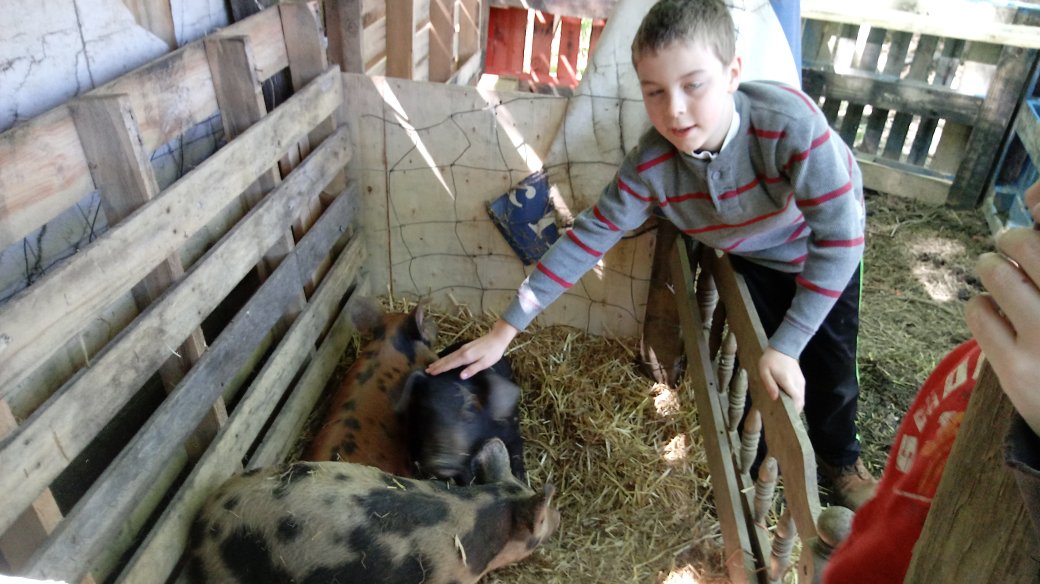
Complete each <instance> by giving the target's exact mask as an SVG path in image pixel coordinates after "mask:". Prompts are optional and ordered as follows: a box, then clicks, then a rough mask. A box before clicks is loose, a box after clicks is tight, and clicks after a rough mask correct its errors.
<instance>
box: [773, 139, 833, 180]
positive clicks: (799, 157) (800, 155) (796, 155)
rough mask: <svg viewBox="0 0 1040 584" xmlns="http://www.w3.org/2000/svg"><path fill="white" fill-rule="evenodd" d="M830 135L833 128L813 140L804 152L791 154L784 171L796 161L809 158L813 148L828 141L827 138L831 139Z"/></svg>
mask: <svg viewBox="0 0 1040 584" xmlns="http://www.w3.org/2000/svg"><path fill="white" fill-rule="evenodd" d="M830 137H831V130H830V128H827V131H826V132H824V133H823V135H821V136H820V137H818V138H816V139H815V140H813V141H812V143H811V144H809V148H808V149H806V150H805V151H804V152H796V153H794V154H792V155H791V158H790V159H789V160H788V161H787V164H785V165H784V172H787V171H788V170H790V168H791V166H793V165H794V163H795V162H801V161H803V160H805V159H806V158H809V153H810V152H812V151H813V150H815V149H817V148H819V147H820V145H822V144H824V143H826V142H827V140H829V139H830Z"/></svg>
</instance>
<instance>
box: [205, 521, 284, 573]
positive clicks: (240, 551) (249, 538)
mask: <svg viewBox="0 0 1040 584" xmlns="http://www.w3.org/2000/svg"><path fill="white" fill-rule="evenodd" d="M220 557H221V559H222V560H223V561H224V563H225V564H226V565H227V566H228V569H230V570H231V571H232V572H233V573H234V574H236V575H237V576H238V581H239V582H255V583H256V584H283V583H285V582H292V575H291V574H288V573H286V572H285V571H283V570H282V568H281V567H280V566H278V565H277V564H276V563H275V562H274V559H273V558H272V556H271V550H270V549H269V548H268V547H267V542H266V540H265V539H264V537H263V534H261V533H258V532H256V531H254V530H252V529H249V528H248V527H241V528H239V529H236V530H235V531H234V532H233V533H232V534H230V535H229V536H228V538H227V539H225V540H224V542H223V543H221V545H220Z"/></svg>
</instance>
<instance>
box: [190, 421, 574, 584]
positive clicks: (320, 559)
mask: <svg viewBox="0 0 1040 584" xmlns="http://www.w3.org/2000/svg"><path fill="white" fill-rule="evenodd" d="M477 460H478V464H477V467H478V473H477V474H478V476H477V484H474V485H470V486H464V487H460V486H455V485H451V484H450V483H447V482H441V481H425V480H415V479H408V478H401V477H395V476H393V475H390V474H387V473H384V472H382V471H380V470H378V469H376V468H373V467H370V466H364V465H359V464H353V463H345V462H298V463H295V464H288V465H281V466H276V467H270V468H266V469H259V470H257V471H252V472H247V473H245V474H243V475H239V476H237V477H233V478H232V479H230V480H229V481H228V482H226V483H225V484H224V485H223V486H221V487H220V488H219V489H218V490H217V491H216V493H214V494H213V496H212V497H210V499H209V500H208V501H207V502H206V503H205V505H204V506H203V508H202V511H201V512H200V513H199V515H198V517H197V518H196V521H195V523H194V525H193V527H192V532H191V544H190V545H191V556H190V562H189V565H188V569H189V576H190V577H191V579H192V580H194V581H195V582H199V583H213V582H250V583H251V584H268V583H269V584H284V583H288V582H295V583H308V584H322V583H333V582H336V583H339V584H350V583H365V584H369V583H376V582H385V583H395V584H419V583H425V584H449V583H457V584H468V583H475V582H477V581H478V580H480V578H481V577H482V576H484V575H485V574H487V573H488V572H490V571H492V570H495V569H497V568H500V567H502V566H505V565H506V564H510V563H512V562H516V561H518V560H521V559H523V558H525V557H527V556H528V555H530V554H531V552H532V551H533V550H534V549H535V548H536V547H538V545H539V544H541V542H542V541H543V540H545V538H547V537H549V536H550V535H551V534H552V533H553V531H555V529H556V528H557V527H558V525H559V522H560V515H559V511H557V510H556V509H555V508H554V507H552V498H553V494H554V489H553V487H552V485H550V484H546V485H545V487H544V488H543V489H542V491H541V492H537V493H536V492H535V491H532V490H531V489H530V488H529V487H527V486H526V485H525V484H523V483H521V482H520V481H518V480H516V478H515V477H513V476H512V474H511V473H510V470H509V460H508V453H507V452H506V449H505V446H504V445H503V444H502V442H501V441H500V440H497V439H493V440H491V441H489V442H488V443H487V444H486V445H485V447H484V448H482V449H481V450H480V451H479V453H478V454H477Z"/></svg>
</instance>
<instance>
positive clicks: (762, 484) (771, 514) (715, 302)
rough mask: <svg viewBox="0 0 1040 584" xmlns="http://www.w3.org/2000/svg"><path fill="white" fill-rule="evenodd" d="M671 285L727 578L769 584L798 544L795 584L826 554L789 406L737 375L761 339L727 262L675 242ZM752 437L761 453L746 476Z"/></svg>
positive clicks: (811, 465)
mask: <svg viewBox="0 0 1040 584" xmlns="http://www.w3.org/2000/svg"><path fill="white" fill-rule="evenodd" d="M673 278H674V281H675V283H676V303H677V306H678V309H679V316H680V320H681V322H682V330H683V338H684V339H685V340H686V342H685V346H686V355H687V374H688V375H690V376H691V378H692V379H693V380H695V381H694V385H695V387H694V392H695V396H694V397H695V400H696V404H697V412H698V425H699V427H700V432H701V437H702V439H703V441H704V446H705V449H706V450H707V455H708V456H707V457H708V466H709V470H710V472H711V481H712V489H713V490H714V497H715V506H716V511H717V513H718V515H719V522H720V526H721V528H722V536H723V542H724V546H725V552H726V566H727V570H728V572H729V577H730V580H731V581H733V582H769V581H776V580H777V579H779V578H781V577H782V576H783V575H784V574H785V573H786V572H787V570H788V569H789V568H790V566H791V563H792V558H791V555H792V548H793V544H794V541H795V539H796V538H800V539H801V541H802V542H803V547H802V553H801V554H800V555H799V557H798V559H797V567H796V573H797V577H798V581H799V582H812V581H813V578H814V575H818V571H819V569H820V568H819V567H820V566H821V565H822V563H823V562H824V561H825V559H826V555H827V554H828V553H829V550H828V549H827V546H826V545H820V543H819V541H820V539H821V538H820V535H819V534H818V529H817V524H818V523H817V522H818V520H819V518H820V517H821V513H822V512H823V511H822V510H821V507H820V497H819V489H818V487H817V482H816V481H817V478H816V461H815V456H814V453H813V449H812V446H811V445H810V443H809V439H808V435H807V434H806V432H805V429H804V427H803V426H802V423H801V420H800V419H799V417H798V414H797V412H795V410H794V406H793V404H792V402H791V400H790V398H788V397H787V396H786V395H781V398H780V399H779V400H772V399H770V398H769V396H768V395H767V394H766V391H765V389H764V388H763V387H762V386H761V384H760V382H759V380H758V375H757V374H755V373H751V374H748V372H747V371H746V367H747V366H748V364H751V365H750V366H751V367H755V365H754V364H757V363H758V360H759V358H760V357H761V355H762V351H763V350H764V349H765V346H766V336H765V333H764V332H763V331H762V326H761V324H760V323H759V321H758V317H757V316H756V313H755V309H754V305H753V304H752V302H751V299H750V297H749V296H748V292H747V288H746V286H745V285H744V282H743V278H742V277H741V276H740V275H739V274H738V273H736V272H735V271H734V270H733V268H732V266H731V265H730V262H729V258H728V257H727V256H726V255H724V254H722V253H721V252H717V251H715V250H713V249H708V248H703V247H700V246H698V247H688V246H687V245H683V242H680V245H678V246H677V249H676V251H675V253H674V255H673ZM694 307H699V309H695V308H694ZM742 419H743V426H742V427H741V420H742ZM760 439H764V440H765V444H766V445H767V447H766V452H765V455H764V458H763V460H762V464H761V467H760V469H759V471H758V475H757V476H755V477H752V476H751V475H750V474H749V471H750V470H751V466H752V462H753V461H754V459H755V456H756V454H757V453H758V450H759V440H760ZM778 468H782V469H783V474H782V476H778V472H777V469H778ZM781 484H782V485H783V498H782V501H783V503H782V505H781V506H778V505H777V502H776V501H775V500H774V498H775V493H776V489H777V487H778V485H781ZM833 511H835V512H838V513H839V514H840V512H841V511H844V510H841V511H839V510H837V509H836V508H835V509H834V510H833ZM828 512H830V510H828ZM845 521H846V522H847V517H846V518H845ZM770 525H773V526H774V527H773V528H772V529H771V528H770ZM770 533H772V536H770ZM825 540H826V539H825ZM831 541H833V540H831Z"/></svg>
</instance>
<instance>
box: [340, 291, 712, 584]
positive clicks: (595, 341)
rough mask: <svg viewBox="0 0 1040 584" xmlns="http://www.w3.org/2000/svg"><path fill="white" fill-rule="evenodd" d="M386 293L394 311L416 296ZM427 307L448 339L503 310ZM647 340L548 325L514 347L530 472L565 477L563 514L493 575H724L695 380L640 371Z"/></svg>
mask: <svg viewBox="0 0 1040 584" xmlns="http://www.w3.org/2000/svg"><path fill="white" fill-rule="evenodd" d="M383 300H384V303H385V306H386V307H387V309H388V310H391V311H395V312H399V311H406V310H410V309H411V308H412V307H413V306H414V303H411V302H409V301H405V300H401V299H394V298H389V299H387V298H384V299H383ZM426 315H427V318H432V319H434V320H435V321H436V322H437V325H438V329H439V334H438V339H437V345H436V347H435V348H437V349H440V348H442V347H445V346H447V345H449V344H451V343H453V342H455V341H456V340H461V339H470V338H475V337H477V336H479V335H481V334H483V333H485V332H486V331H487V330H488V329H489V328H490V326H491V324H492V323H493V322H494V320H495V318H496V317H495V316H494V315H476V316H475V315H472V314H471V313H470V312H469V311H468V310H467V309H465V308H462V309H460V310H458V311H456V312H454V313H445V312H442V311H438V310H437V309H436V308H427V311H426ZM637 346H638V339H623V340H618V339H609V338H604V337H598V336H593V335H588V334H585V333H582V332H579V331H577V330H576V329H573V328H569V327H559V326H556V327H540V326H538V325H537V324H535V325H532V326H531V327H530V328H529V329H528V331H527V332H525V333H522V334H521V335H520V336H519V337H517V339H516V340H515V341H514V342H513V344H512V345H511V346H510V350H509V353H508V356H509V358H510V360H511V362H512V365H513V369H514V373H515V377H516V382H517V384H518V385H520V387H521V388H522V390H523V394H522V398H521V403H520V418H521V433H522V435H523V437H524V441H525V444H524V448H525V453H524V454H525V459H526V464H527V472H528V481H529V482H530V483H531V485H533V486H535V487H540V486H541V485H542V484H543V483H545V482H551V483H552V484H553V485H554V486H555V487H556V493H557V494H556V504H557V505H558V506H559V509H560V513H561V516H562V521H561V525H560V529H559V530H558V531H557V532H556V533H555V534H553V536H552V538H551V539H549V540H548V541H547V542H546V543H545V544H543V546H542V547H540V548H539V549H538V550H537V551H536V552H535V553H534V554H533V555H532V556H530V557H528V558H527V559H525V560H524V561H522V562H519V563H517V564H514V565H511V566H508V567H506V568H503V569H501V570H498V571H496V572H492V573H491V574H490V575H489V576H488V577H487V578H486V579H485V581H487V582H489V583H498V582H502V583H504V582H509V583H518V584H527V583H539V584H542V583H565V582H566V583H571V582H583V583H585V582H589V583H594V582H611V583H614V582H640V583H645V582H668V583H669V584H676V583H680V582H698V583H703V582H712V581H725V578H724V576H723V569H722V565H723V564H722V538H721V535H720V532H719V526H718V520H717V518H716V517H715V514H714V506H713V503H712V501H711V496H712V495H711V486H710V478H709V474H708V468H707V461H706V459H705V454H704V451H703V448H702V447H701V442H700V437H699V435H698V427H697V417H696V412H695V410H694V407H693V396H692V394H690V393H689V392H690V387H689V386H688V385H687V384H685V383H684V384H682V385H680V387H679V388H677V389H675V390H672V389H671V388H669V387H668V386H666V385H662V384H657V383H654V382H653V381H651V380H650V379H648V378H646V377H644V376H642V375H640V374H639V373H638V371H637V369H636V367H635V365H634V363H635V361H634V360H635V356H636V354H635V353H634V347H637ZM348 353H349V351H348ZM352 359H353V356H352V355H349V354H348V355H346V356H345V357H344V365H346V364H349V363H350V362H351V361H352Z"/></svg>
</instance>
